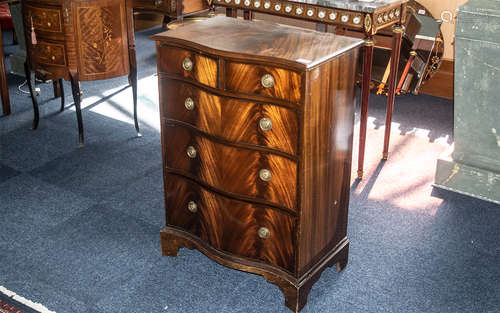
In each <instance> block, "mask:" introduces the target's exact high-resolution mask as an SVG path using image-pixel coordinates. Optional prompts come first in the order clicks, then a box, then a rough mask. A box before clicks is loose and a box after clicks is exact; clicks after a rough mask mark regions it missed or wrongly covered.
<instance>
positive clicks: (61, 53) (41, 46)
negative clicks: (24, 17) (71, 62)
mask: <svg viewBox="0 0 500 313" xmlns="http://www.w3.org/2000/svg"><path fill="white" fill-rule="evenodd" d="M30 45H31V43H30ZM31 49H32V50H31V51H33V55H32V57H33V59H34V61H35V63H36V64H44V65H55V66H66V49H65V47H64V43H63V42H47V41H41V40H40V41H38V43H37V44H36V45H31Z"/></svg>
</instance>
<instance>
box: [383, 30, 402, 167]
mask: <svg viewBox="0 0 500 313" xmlns="http://www.w3.org/2000/svg"><path fill="white" fill-rule="evenodd" d="M392 31H393V40H392V56H391V74H390V77H389V93H388V95H387V115H386V118H385V137H384V151H383V153H382V159H384V160H387V158H388V157H389V140H390V136H391V123H392V111H393V109H394V97H395V95H396V82H397V79H398V65H399V55H400V52H401V37H402V36H403V32H404V27H403V26H401V25H395V26H393V28H392Z"/></svg>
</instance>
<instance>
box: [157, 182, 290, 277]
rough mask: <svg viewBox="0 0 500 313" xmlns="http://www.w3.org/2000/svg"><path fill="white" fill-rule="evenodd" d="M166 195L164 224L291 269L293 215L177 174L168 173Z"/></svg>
mask: <svg viewBox="0 0 500 313" xmlns="http://www.w3.org/2000/svg"><path fill="white" fill-rule="evenodd" d="M165 195H166V218H167V225H173V226H176V227H180V228H182V229H184V230H186V231H188V232H190V233H192V234H194V235H196V236H198V237H200V238H201V239H202V240H203V241H205V242H208V243H209V244H210V245H211V246H213V247H215V248H217V249H219V250H222V251H226V252H229V253H232V254H235V255H238V256H243V257H248V258H252V259H256V260H259V261H262V262H265V263H268V264H272V265H276V266H279V267H281V268H284V269H286V270H288V271H290V272H293V271H294V267H295V261H294V260H295V258H294V245H293V242H294V240H293V238H294V231H295V219H294V218H293V217H291V216H289V215H286V214H283V213H280V212H278V211H276V210H273V209H269V208H266V207H264V206H259V205H254V204H250V203H246V202H242V201H237V200H233V199H229V198H227V197H224V196H221V195H218V194H216V193H213V192H210V191H208V190H206V189H205V188H202V187H201V186H199V185H198V184H196V183H193V182H191V181H189V180H186V179H184V178H182V177H180V176H176V175H168V176H167V179H166V185H165Z"/></svg>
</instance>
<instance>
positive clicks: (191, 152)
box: [186, 146, 197, 159]
mask: <svg viewBox="0 0 500 313" xmlns="http://www.w3.org/2000/svg"><path fill="white" fill-rule="evenodd" d="M186 153H187V155H188V157H190V158H191V159H194V158H196V154H197V153H196V149H195V148H194V147H193V146H189V147H187V150H186Z"/></svg>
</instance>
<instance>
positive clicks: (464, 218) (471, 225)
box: [0, 29, 500, 313]
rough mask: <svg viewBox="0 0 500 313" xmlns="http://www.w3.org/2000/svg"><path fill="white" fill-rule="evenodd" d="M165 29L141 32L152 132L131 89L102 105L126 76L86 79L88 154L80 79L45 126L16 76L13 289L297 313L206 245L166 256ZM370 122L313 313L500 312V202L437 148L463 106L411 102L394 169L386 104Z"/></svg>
mask: <svg viewBox="0 0 500 313" xmlns="http://www.w3.org/2000/svg"><path fill="white" fill-rule="evenodd" d="M158 31H159V29H153V30H149V31H143V32H138V33H136V37H137V48H138V69H139V77H140V86H139V89H140V90H139V91H140V96H139V103H140V105H139V116H140V119H141V128H142V133H143V137H142V138H137V137H136V136H135V130H134V127H133V125H132V124H131V113H130V111H131V107H132V101H131V91H130V89H125V90H122V91H120V92H117V93H115V94H114V95H113V96H112V97H111V98H109V99H107V100H105V101H101V100H99V99H101V98H102V97H103V96H105V95H108V94H109V93H108V90H109V89H116V90H121V89H122V87H124V86H125V85H126V83H127V80H126V77H124V78H117V79H112V80H107V81H100V82H88V83H82V88H83V91H84V96H85V99H86V100H85V101H86V102H85V104H84V107H85V109H84V112H83V119H84V127H85V136H86V145H85V147H84V148H82V149H79V148H77V129H76V120H75V113H74V111H73V110H72V103H73V101H72V99H71V95H70V88H69V84H68V83H65V90H66V103H67V108H66V110H65V111H64V112H63V113H58V109H59V100H54V99H52V94H51V85H50V84H38V86H39V87H40V88H41V91H42V93H41V96H40V102H41V110H40V112H41V119H40V127H39V129H38V130H36V131H31V130H30V129H29V128H30V125H31V118H32V108H31V102H30V99H29V97H27V96H26V95H24V94H22V93H21V92H19V91H18V90H17V86H18V85H19V84H20V83H22V80H23V79H22V78H19V77H16V76H14V75H9V77H8V78H9V88H10V92H11V100H12V111H13V113H12V115H10V116H8V117H1V118H0V251H1V253H0V285H2V286H4V287H6V288H7V289H9V290H11V291H14V292H15V293H17V294H18V295H21V296H23V297H25V298H27V299H29V300H31V301H35V302H39V303H42V304H43V305H45V306H46V307H47V308H49V309H50V310H53V311H56V312H59V313H65V312H68V313H80V312H81V313H97V312H100V313H102V312H127V313H133V312H137V313H146V312H155V313H156V312H171V313H196V312H200V313H201V312H203V313H205V312H213V313H216V312H220V313H229V312H245V313H247V312H259V313H263V312H270V313H271V312H272V313H276V312H289V311H288V309H286V308H285V306H284V299H283V295H282V293H281V291H280V290H279V289H278V288H277V287H276V286H274V285H271V284H269V283H267V282H266V281H265V280H264V279H263V278H262V277H260V276H256V275H252V274H248V273H244V272H239V271H235V270H231V269H228V268H225V267H223V266H220V265H218V264H216V263H214V262H212V261H210V260H209V259H208V258H207V257H205V256H204V255H202V254H201V253H199V252H197V251H191V250H187V249H182V250H181V251H180V254H179V257H178V258H170V257H162V256H161V252H160V236H159V231H160V229H161V228H162V227H163V226H164V202H163V182H162V173H161V168H162V166H161V153H160V151H161V146H160V134H159V131H158V124H159V122H158V108H157V107H158V99H157V86H156V78H155V76H154V73H155V70H156V68H155V50H154V43H153V42H151V41H149V40H148V37H149V36H150V35H152V34H154V33H156V32H158ZM7 42H8V40H7ZM6 50H7V53H12V52H13V51H15V47H13V46H8V44H7V47H6ZM370 117H372V121H373V123H372V124H373V125H372V127H371V128H370V131H369V137H368V139H369V140H368V143H367V147H368V150H367V165H366V168H367V174H366V176H365V179H364V180H363V181H362V182H356V181H354V180H353V183H352V192H351V205H350V212H349V225H348V230H349V237H350V240H351V249H350V256H349V264H348V266H347V268H346V269H345V270H344V271H343V272H341V273H337V272H336V271H334V270H333V269H329V270H326V271H325V272H324V273H323V275H322V277H321V279H320V280H319V281H318V282H317V283H316V284H315V285H314V287H313V288H312V290H311V293H310V295H309V299H308V304H307V306H306V308H305V309H304V310H303V312H304V313H308V312H315V313H319V312H325V313H326V312H485V313H486V312H500V287H499V286H500V284H499V283H498V282H499V281H500V267H499V266H498V262H499V260H500V246H499V244H498V242H499V239H500V227H499V225H500V207H499V206H498V205H494V204H491V203H487V202H483V201H480V200H476V199H473V198H469V197H465V196H460V195H457V194H453V193H450V192H444V191H439V190H434V191H432V187H430V183H431V180H432V175H433V172H434V169H435V159H436V157H437V154H438V153H440V152H441V151H442V150H445V148H446V145H448V144H450V143H451V142H452V127H453V125H452V121H453V118H452V117H453V104H452V102H451V101H449V100H445V99H440V98H435V97H430V96H425V95H421V96H402V97H398V98H397V105H396V109H395V113H394V122H395V123H396V124H395V125H396V127H395V128H394V129H393V131H394V133H393V135H392V136H393V138H392V140H393V141H392V144H391V152H392V153H391V158H390V159H389V161H387V162H385V163H380V162H379V155H380V152H381V142H380V140H381V139H380V138H382V137H383V130H382V129H381V127H382V126H383V124H384V118H385V98H384V97H379V96H372V103H371V107H370ZM398 125H399V126H398ZM416 130H424V132H423V134H424V135H423V137H422V136H421V137H418V134H416V133H418V131H416ZM354 160H356V153H355V155H354ZM423 160H426V161H423ZM353 164H354V166H355V165H356V161H354V162H353ZM354 170H355V169H354ZM408 177H410V178H411V179H409V178H408Z"/></svg>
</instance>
